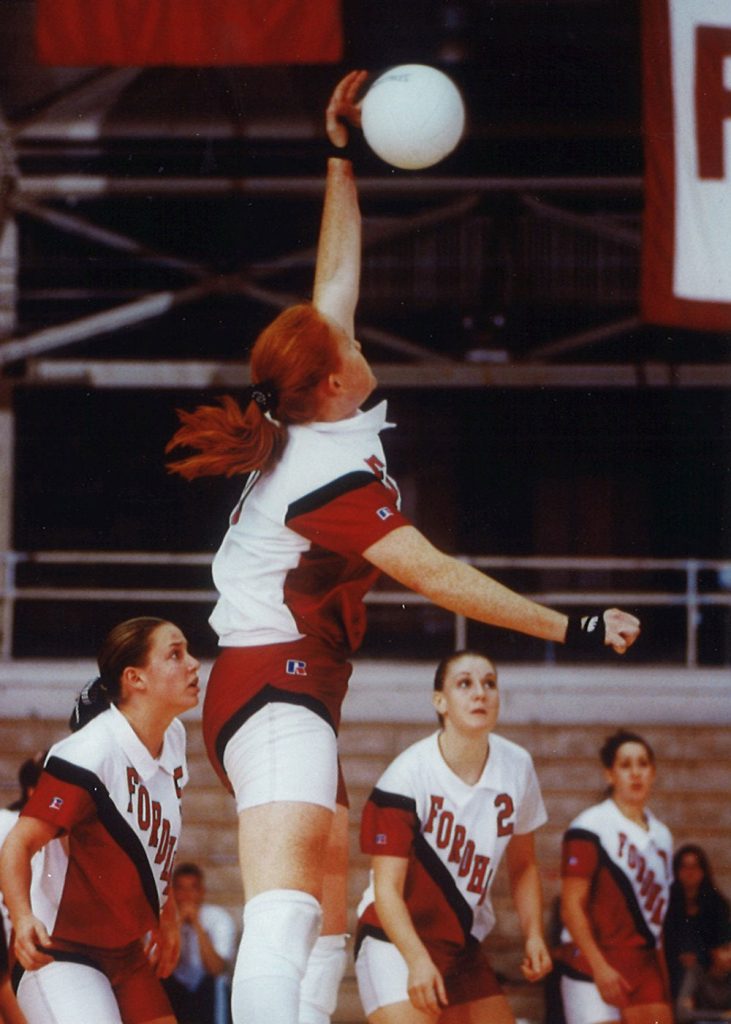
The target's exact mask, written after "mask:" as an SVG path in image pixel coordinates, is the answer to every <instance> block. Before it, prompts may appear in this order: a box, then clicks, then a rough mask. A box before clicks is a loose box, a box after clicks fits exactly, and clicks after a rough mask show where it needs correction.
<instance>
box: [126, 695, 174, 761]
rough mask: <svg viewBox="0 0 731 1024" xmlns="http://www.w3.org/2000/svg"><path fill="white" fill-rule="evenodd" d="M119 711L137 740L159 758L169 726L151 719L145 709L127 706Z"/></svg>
mask: <svg viewBox="0 0 731 1024" xmlns="http://www.w3.org/2000/svg"><path fill="white" fill-rule="evenodd" d="M119 710H120V711H121V712H122V714H123V715H124V717H125V718H126V719H127V721H128V722H129V724H130V725H131V726H132V728H133V730H134V732H135V734H136V736H137V738H138V739H139V740H140V741H141V742H142V743H143V744H144V745H145V746H146V747H147V749H148V750H149V752H150V754H151V755H152V756H153V757H155V758H158V757H159V756H160V754H161V753H162V746H163V743H164V741H165V732H166V730H167V725H162V724H161V723H160V722H159V721H158V720H156V719H153V718H151V716H150V715H149V714H147V713H146V710H145V709H140V708H135V707H129V706H127V707H124V708H120V709H119ZM169 724H170V723H168V725H169Z"/></svg>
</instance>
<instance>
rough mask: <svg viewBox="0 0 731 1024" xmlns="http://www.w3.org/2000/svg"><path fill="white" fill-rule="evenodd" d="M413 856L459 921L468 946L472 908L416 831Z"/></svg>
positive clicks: (434, 853) (443, 865) (445, 868)
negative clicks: (436, 886)
mask: <svg viewBox="0 0 731 1024" xmlns="http://www.w3.org/2000/svg"><path fill="white" fill-rule="evenodd" d="M414 855H415V856H416V859H417V860H418V861H419V863H420V864H421V866H422V867H423V868H424V870H425V871H426V872H427V874H428V875H429V876H430V877H431V878H432V880H433V881H434V883H435V884H436V885H438V886H439V888H440V889H441V891H442V893H443V894H444V898H445V899H446V901H447V903H448V904H449V906H450V907H451V908H452V911H453V912H454V915H455V917H456V918H457V920H458V921H459V924H460V927H461V929H462V932H463V934H464V941H465V945H468V944H469V943H470V942H471V941H472V939H473V936H472V924H473V921H474V915H473V913H472V908H471V907H470V905H469V903H468V902H467V900H466V899H465V898H464V896H463V895H462V893H461V892H460V891H459V888H458V887H457V885H456V883H455V881H454V879H453V878H452V875H451V872H450V870H449V868H448V867H447V865H446V864H445V863H444V862H443V861H442V859H441V858H440V857H439V855H438V854H437V853H436V851H435V850H433V849H432V847H431V846H430V845H429V843H428V842H427V841H426V839H425V838H424V836H423V835H422V833H421V831H417V833H416V835H415V837H414Z"/></svg>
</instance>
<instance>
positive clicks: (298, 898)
mask: <svg viewBox="0 0 731 1024" xmlns="http://www.w3.org/2000/svg"><path fill="white" fill-rule="evenodd" d="M321 922H322V910H321V908H320V904H319V903H318V902H317V900H316V899H315V897H314V896H310V894H309V893H306V892H300V891H299V890H297V889H270V890H269V891H268V892H263V893H260V894H259V895H258V896H254V897H253V899H250V900H249V901H248V903H247V904H246V906H245V907H244V931H243V935H242V938H241V945H240V946H239V953H238V956H237V958H236V972H235V977H236V979H237V980H238V979H242V978H254V977H262V976H264V977H281V978H291V979H293V980H296V981H297V983H298V984H299V982H300V981H301V979H302V976H303V974H304V973H305V968H306V967H307V960H308V958H309V955H310V950H311V949H312V947H313V945H314V944H315V940H316V939H317V936H318V935H319V933H320V925H321Z"/></svg>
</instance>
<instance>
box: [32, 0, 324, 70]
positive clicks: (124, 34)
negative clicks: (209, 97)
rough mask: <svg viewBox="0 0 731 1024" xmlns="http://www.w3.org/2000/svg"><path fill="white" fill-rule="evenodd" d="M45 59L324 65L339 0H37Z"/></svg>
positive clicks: (39, 47) (42, 59)
mask: <svg viewBox="0 0 731 1024" xmlns="http://www.w3.org/2000/svg"><path fill="white" fill-rule="evenodd" d="M36 49H37V55H38V59H39V61H40V62H41V63H42V64H54V65H65V66H72V65H73V66H82V67H96V66H100V65H112V66H119V67H128V66H132V67H138V66H146V65H166V64H171V65H192V66H213V65H219V66H220V65H236V64H259V65H261V64H324V63H331V62H337V61H339V60H340V59H341V58H342V49H343V38H342V21H341V12H340V0H306V2H305V0H36Z"/></svg>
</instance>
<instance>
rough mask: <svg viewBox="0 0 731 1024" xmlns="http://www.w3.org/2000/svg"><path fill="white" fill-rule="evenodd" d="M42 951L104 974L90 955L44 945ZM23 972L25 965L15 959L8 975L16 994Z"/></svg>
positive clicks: (66, 961) (65, 961)
mask: <svg viewBox="0 0 731 1024" xmlns="http://www.w3.org/2000/svg"><path fill="white" fill-rule="evenodd" d="M42 952H43V953H45V954H46V955H47V956H50V957H52V958H53V959H54V960H61V961H63V962H64V963H69V964H81V966H82V967H93V968H94V970H95V971H99V972H100V974H104V970H103V969H102V968H101V967H100V966H99V964H98V963H97V962H96V960H93V959H92V957H90V956H86V955H85V954H84V953H71V952H69V951H68V950H65V949H49V948H48V947H45V946H44V947H43V948H42ZM24 974H25V967H23V965H22V964H21V962H20V961H19V960H16V962H15V964H14V966H13V970H12V973H11V975H10V984H11V987H12V989H13V992H15V994H16V996H17V994H18V985H20V982H21V979H22V977H23V975H24Z"/></svg>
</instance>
